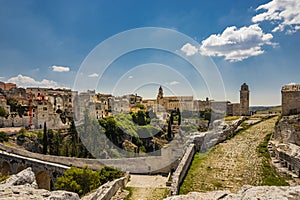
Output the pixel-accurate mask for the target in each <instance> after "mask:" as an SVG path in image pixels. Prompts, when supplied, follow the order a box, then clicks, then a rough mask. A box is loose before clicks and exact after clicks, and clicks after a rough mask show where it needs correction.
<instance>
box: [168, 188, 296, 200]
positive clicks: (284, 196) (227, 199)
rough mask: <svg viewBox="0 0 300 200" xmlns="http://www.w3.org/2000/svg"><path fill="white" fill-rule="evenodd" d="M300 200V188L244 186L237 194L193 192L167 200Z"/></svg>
mask: <svg viewBox="0 0 300 200" xmlns="http://www.w3.org/2000/svg"><path fill="white" fill-rule="evenodd" d="M194 199H197V200H218V199H222V200H257V199H260V200H278V199H280V200H299V199H300V186H295V187H284V186H282V187H278V186H256V187H255V186H244V187H243V188H242V189H241V190H240V191H238V193H237V194H234V193H230V192H229V191H226V190H225V191H212V192H207V193H200V192H191V193H189V194H187V195H178V196H172V197H168V198H165V200H194Z"/></svg>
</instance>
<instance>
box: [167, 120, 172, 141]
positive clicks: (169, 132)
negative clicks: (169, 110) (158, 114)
mask: <svg viewBox="0 0 300 200" xmlns="http://www.w3.org/2000/svg"><path fill="white" fill-rule="evenodd" d="M167 137H168V139H171V138H172V124H171V120H169V121H168V133H167Z"/></svg>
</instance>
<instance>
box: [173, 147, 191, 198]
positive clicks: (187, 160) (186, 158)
mask: <svg viewBox="0 0 300 200" xmlns="http://www.w3.org/2000/svg"><path fill="white" fill-rule="evenodd" d="M195 152H196V151H195V145H194V144H190V145H189V146H188V147H187V149H186V151H185V154H184V155H183V157H182V159H181V161H180V163H179V165H178V167H177V169H176V171H175V172H174V174H173V175H172V184H171V195H176V194H178V192H179V186H180V184H181V182H182V181H183V178H184V177H185V175H186V173H187V171H188V169H189V166H190V164H191V162H192V160H193V157H194V155H195Z"/></svg>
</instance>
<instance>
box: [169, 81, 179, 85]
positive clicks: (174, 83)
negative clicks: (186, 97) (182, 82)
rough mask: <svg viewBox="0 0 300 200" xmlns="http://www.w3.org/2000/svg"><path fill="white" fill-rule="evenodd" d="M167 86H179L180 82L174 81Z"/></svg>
mask: <svg viewBox="0 0 300 200" xmlns="http://www.w3.org/2000/svg"><path fill="white" fill-rule="evenodd" d="M166 84H167V85H178V84H179V82H178V81H172V82H169V83H166Z"/></svg>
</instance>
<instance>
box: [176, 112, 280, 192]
mask: <svg viewBox="0 0 300 200" xmlns="http://www.w3.org/2000/svg"><path fill="white" fill-rule="evenodd" d="M276 119H277V117H273V118H271V119H268V120H265V121H262V122H260V123H258V124H256V125H253V126H251V127H250V128H248V129H247V130H245V131H243V132H241V133H239V134H238V135H236V136H235V137H233V138H232V139H230V140H227V141H225V142H224V143H221V144H219V145H217V146H216V147H215V148H213V150H211V151H210V152H209V153H207V154H206V155H203V154H200V155H199V153H197V154H196V155H195V157H196V156H198V158H196V159H194V161H193V163H192V165H191V167H190V170H189V172H188V174H187V176H186V178H185V180H184V182H183V184H182V186H181V188H180V193H183V194H186V193H188V192H191V191H197V192H207V191H213V190H230V191H231V192H237V191H238V190H240V189H241V187H242V186H243V185H259V184H260V183H261V181H262V178H261V174H262V169H261V166H262V158H261V157H260V156H259V155H258V153H257V146H258V145H259V144H260V143H261V142H262V141H263V140H264V138H265V136H266V135H267V134H268V133H271V132H273V131H274V126H275V122H276Z"/></svg>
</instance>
